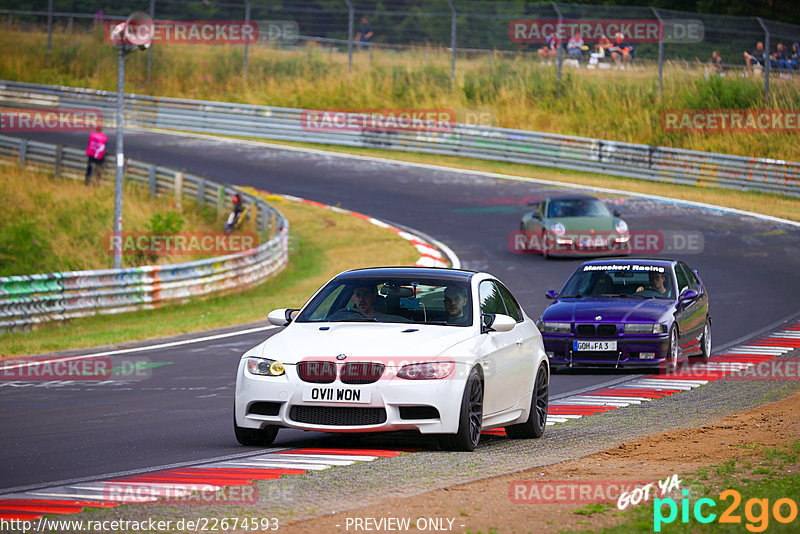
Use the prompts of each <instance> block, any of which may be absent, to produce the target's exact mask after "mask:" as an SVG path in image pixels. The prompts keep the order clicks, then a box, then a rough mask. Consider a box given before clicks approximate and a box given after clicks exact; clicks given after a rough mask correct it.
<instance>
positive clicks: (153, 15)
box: [70, 0, 156, 80]
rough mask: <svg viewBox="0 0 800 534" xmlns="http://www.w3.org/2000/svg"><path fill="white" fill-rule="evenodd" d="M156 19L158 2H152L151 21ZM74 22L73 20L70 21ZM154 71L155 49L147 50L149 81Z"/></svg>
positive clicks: (153, 0)
mask: <svg viewBox="0 0 800 534" xmlns="http://www.w3.org/2000/svg"><path fill="white" fill-rule="evenodd" d="M155 19H156V0H150V20H155ZM70 20H72V19H70ZM152 70H153V47H152V46H150V47H149V48H148V49H147V79H148V80H149V79H150V72H151V71H152Z"/></svg>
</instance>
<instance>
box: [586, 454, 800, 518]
mask: <svg viewBox="0 0 800 534" xmlns="http://www.w3.org/2000/svg"><path fill="white" fill-rule="evenodd" d="M799 448H800V441H795V442H794V443H792V444H791V445H787V446H781V447H774V448H767V447H762V446H757V449H758V450H759V453H760V456H761V462H762V463H763V464H764V465H763V466H762V467H761V468H756V469H751V468H746V467H744V465H743V464H742V462H738V461H734V460H728V461H726V462H723V463H722V464H719V465H715V466H709V469H704V470H702V471H703V472H702V473H695V474H693V475H689V476H686V477H681V478H682V481H683V482H682V484H681V486H682V488H683V489H690V493H689V496H688V497H687V498H688V499H689V501H688V503H689V508H688V509H689V520H688V522H686V523H683V522H682V516H681V513H682V509H683V508H682V507H683V503H682V497H680V496H678V495H674V496H673V498H674V499H675V501H676V506H677V508H678V515H677V516H676V519H675V520H674V521H673V522H672V523H670V524H664V525H662V530H661V531H662V532H668V533H679V534H690V533H695V532H761V531H764V532H770V533H772V532H778V533H784V532H785V533H794V532H797V529H798V524H800V518H796V519H795V520H794V521H792V522H790V523H780V522H778V521H776V520H775V518H774V515H772V512H773V506H774V504H775V502H776V501H777V500H779V499H783V498H789V499H792V500H793V501H794V502H795V504H800V503H798V500H800V499H798V496H800V473H798V469H800V465H798V456H797V451H798V449H799ZM709 471H711V472H713V473H714V476H713V477H712V478H713V480H711V481H708V480H707V477H706V475H707V474H708V472H709ZM699 479H705V481H704V482H702V483H701V482H700V480H699ZM728 489H731V490H736V491H738V492H739V494H740V496H741V502H740V503H739V505H738V507H736V508H734V509H733V510H731V512H732V513H731V516H732V517H733V516H738V517H740V520H741V523H739V524H732V523H720V522H719V518H720V515H721V514H722V512H724V511H725V510H726V509H727V508H729V507H731V506H733V504H734V501H733V500H732V498H731V497H727V496H726V497H725V498H720V494H721V493H722V492H723V491H725V490H728ZM701 498H710V499H712V500H714V501H715V502H716V503H717V505H716V507H715V508H710V507H709V506H707V505H706V506H704V507H703V513H704V514H708V512H709V511H711V512H713V513H716V514H717V517H716V520H714V521H713V522H711V523H709V524H702V523H700V522H698V521H697V520H696V519H695V517H694V516H693V513H692V512H693V509H694V504H695V503H696V502H697V501H698V500H699V499H701ZM751 499H757V500H761V499H768V507H769V508H768V510H769V514H768V517H765V516H764V515H763V514H762V513H761V509H760V507H759V505H758V504H756V503H755V502H750V503H749V501H750V500H751ZM668 506H669V505H667V504H665V505H663V509H662V513H663V515H664V516H668V515H669V508H668ZM748 508H749V510H750V516H749V517H748V515H747V510H748ZM575 513H579V512H578V511H576V512H575ZM782 513H783V514H784V515H788V514H789V507H788V506H786V505H784V506H783V507H782ZM620 515H621V517H622V518H623V519H622V523H620V524H618V525H617V526H615V527H611V528H606V529H603V530H598V531H595V532H602V533H604V534H627V533H629V532H653V530H654V503H653V502H651V503H647V504H643V505H640V506H635V507H629V508H628V509H626V510H625V511H624V512H622V513H621V514H620ZM747 525H750V526H751V528H752V530H751V529H750V528H747ZM761 527H765V528H763V529H762V528H761Z"/></svg>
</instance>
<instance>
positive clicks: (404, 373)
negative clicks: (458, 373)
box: [397, 362, 456, 380]
mask: <svg viewBox="0 0 800 534" xmlns="http://www.w3.org/2000/svg"><path fill="white" fill-rule="evenodd" d="M455 366H456V362H426V363H412V364H409V365H404V366H403V367H401V368H400V370H399V371H397V378H405V379H407V380H441V379H442V378H447V377H448V376H450V373H452V372H453V369H454V368H455Z"/></svg>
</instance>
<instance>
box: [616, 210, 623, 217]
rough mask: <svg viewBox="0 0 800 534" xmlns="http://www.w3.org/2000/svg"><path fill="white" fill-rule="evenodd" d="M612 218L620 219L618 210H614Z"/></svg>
mask: <svg viewBox="0 0 800 534" xmlns="http://www.w3.org/2000/svg"><path fill="white" fill-rule="evenodd" d="M614 217H622V213H620V212H619V210H614Z"/></svg>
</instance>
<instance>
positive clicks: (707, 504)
mask: <svg viewBox="0 0 800 534" xmlns="http://www.w3.org/2000/svg"><path fill="white" fill-rule="evenodd" d="M682 493H683V495H684V497H683V499H681V504H680V507H679V506H678V503H676V502H675V499H671V498H669V497H668V498H666V499H658V498H656V499H655V500H654V501H653V531H654V532H661V526H662V525H669V524H670V523H672V522H673V521H675V520H676V519H677V518H678V512H679V508H680V515H681V519H680V520H681V523H684V524H688V523H689V512H690V509H691V513H692V515H693V516H694V519H695V520H696V521H697V522H698V523H703V524H708V523H712V522H714V520H716V519H717V514H715V513H714V512H712V511H711V509H712V508H716V506H717V503H716V502H715V501H714V499H709V498H707V497H706V498H703V499H698V500H697V501H695V503H694V506H692V505H691V504H690V503H689V499H688V498H687V495H689V490H683V492H682ZM728 499H730V500H731V503H730V505H729V506H728V507H727V508H726V509H725V511H724V512H723V513H722V514H720V516H719V520H718V522H719V523H732V524H741V523H742V518H741V516H740V515H738V514H737V512H736V511H737V509H738V508H739V505H740V504H741V503H742V495H741V494H740V493H739V492H738V491H736V490H732V489H729V490H725V491H723V492H722V493H720V494H719V500H720V501H727V500H728ZM769 505H770V502H769V499H756V498H753V499H749V500H748V501H747V502H746V503H745V504H744V516H745V519H747V522H746V523H745V528H746V529H747V530H748V531H750V532H764V531H765V530H767V527H768V526H769V518H770V513H771V515H772V517H774V518H775V521H777V522H778V523H783V524H787V523H791V522H792V521H794V520H795V519H797V503H796V502H794V501H793V500H792V499H789V498H786V497H784V498H782V499H778V500H776V501H775V502H774V503H773V504H772V508H770V506H769ZM665 508H666V509H667V515H666V516H664V512H665V510H664V509H665Z"/></svg>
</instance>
